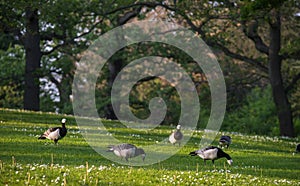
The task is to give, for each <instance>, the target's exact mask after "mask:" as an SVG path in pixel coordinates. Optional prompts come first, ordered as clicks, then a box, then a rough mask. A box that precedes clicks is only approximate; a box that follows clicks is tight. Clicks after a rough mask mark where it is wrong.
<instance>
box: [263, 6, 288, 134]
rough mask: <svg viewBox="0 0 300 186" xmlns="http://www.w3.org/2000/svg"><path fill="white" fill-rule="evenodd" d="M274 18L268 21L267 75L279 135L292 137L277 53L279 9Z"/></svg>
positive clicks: (278, 44) (279, 35) (278, 49)
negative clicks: (277, 121) (277, 120)
mask: <svg viewBox="0 0 300 186" xmlns="http://www.w3.org/2000/svg"><path fill="white" fill-rule="evenodd" d="M273 13H274V17H275V18H274V19H273V20H271V21H270V47H269V77H270V83H271V87H272V93H273V98H274V102H275V106H276V109H277V115H278V118H279V125H280V135H281V136H288V137H294V127H293V120H292V112H291V106H290V103H289V101H288V98H287V94H286V92H285V89H284V86H283V82H282V76H281V64H282V59H281V56H280V55H279V52H280V47H281V42H280V39H281V30H280V27H281V22H280V14H279V11H277V10H274V12H273Z"/></svg>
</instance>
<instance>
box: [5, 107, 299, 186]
mask: <svg viewBox="0 0 300 186" xmlns="http://www.w3.org/2000/svg"><path fill="white" fill-rule="evenodd" d="M62 117H66V118H67V120H68V129H69V133H68V135H67V136H66V137H65V138H64V139H63V140H61V141H60V142H59V145H58V146H54V145H53V144H52V143H51V142H46V141H38V140H37V136H38V135H40V134H41V133H42V132H43V131H44V130H45V129H47V128H48V127H50V126H53V125H54V126H56V125H58V123H59V122H60V119H61V118H62ZM105 125H106V126H107V127H108V128H111V129H113V130H114V131H115V134H114V135H115V136H116V137H118V138H119V139H120V140H122V139H123V140H125V141H126V142H127V141H129V142H133V143H135V144H137V145H138V144H139V143H140V144H145V143H149V139H151V140H154V141H155V140H159V139H161V138H157V136H167V135H168V134H169V133H170V129H167V128H160V129H157V130H154V133H153V134H151V135H150V134H143V133H141V134H139V135H140V138H139V140H138V141H136V140H135V137H134V136H132V135H130V130H128V129H126V128H124V127H119V128H116V126H120V125H115V122H112V121H106V122H105ZM201 134H202V132H201V131H198V132H195V133H194V136H193V137H192V138H191V140H190V141H189V142H188V143H187V144H186V145H185V146H184V147H183V148H182V149H181V150H180V151H179V152H178V153H177V154H176V155H174V156H172V157H171V158H169V159H168V160H166V161H163V162H160V163H158V164H154V165H149V166H143V167H132V166H127V165H126V166H124V165H120V164H118V163H115V162H112V161H110V160H107V159H106V158H104V157H102V156H101V155H99V154H98V153H96V152H95V151H94V150H93V149H92V148H91V147H90V146H89V145H88V144H87V143H86V141H85V140H84V138H83V137H82V136H81V134H80V132H79V130H78V127H77V125H76V123H75V120H74V118H73V117H72V116H62V115H55V114H48V113H33V112H22V111H15V110H5V109H0V160H1V161H0V172H1V174H0V184H1V185H5V184H8V185H20V184H21V185H24V184H28V183H29V185H41V184H42V185H46V184H48V185H64V184H66V185H108V184H112V185H121V184H123V185H170V184H176V185H179V184H180V185H192V184H196V185H201V184H202V185H222V184H226V185H236V184H240V185H249V184H250V185H274V184H279V185H300V154H296V155H293V154H292V152H293V151H294V149H295V145H296V143H299V139H282V138H269V137H264V136H247V135H241V134H230V135H231V136H232V138H233V144H232V145H231V147H230V148H229V149H228V150H227V149H226V151H227V152H228V153H229V154H230V155H231V156H232V158H233V160H234V165H233V166H231V167H228V166H227V165H226V164H225V159H221V160H218V161H216V163H215V166H213V165H212V164H211V162H207V165H206V166H204V165H203V161H201V159H200V158H198V157H189V156H188V155H187V154H188V153H189V152H190V151H192V150H195V149H197V143H199V141H200V139H201ZM214 145H217V143H216V142H214ZM137 159H138V158H137Z"/></svg>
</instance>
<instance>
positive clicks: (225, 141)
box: [219, 136, 231, 148]
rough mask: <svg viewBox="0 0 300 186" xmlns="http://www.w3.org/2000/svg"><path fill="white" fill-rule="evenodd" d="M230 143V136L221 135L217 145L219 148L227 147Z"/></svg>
mask: <svg viewBox="0 0 300 186" xmlns="http://www.w3.org/2000/svg"><path fill="white" fill-rule="evenodd" d="M230 144H231V137H230V136H221V138H220V140H219V145H220V147H221V148H223V147H226V148H228V147H229V145H230Z"/></svg>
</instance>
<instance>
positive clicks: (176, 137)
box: [169, 125, 183, 146]
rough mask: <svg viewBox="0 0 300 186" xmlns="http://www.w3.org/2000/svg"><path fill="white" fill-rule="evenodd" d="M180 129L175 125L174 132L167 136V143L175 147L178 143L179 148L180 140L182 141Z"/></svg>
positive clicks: (179, 126)
mask: <svg viewBox="0 0 300 186" xmlns="http://www.w3.org/2000/svg"><path fill="white" fill-rule="evenodd" d="M180 129H181V125H177V127H176V130H175V131H174V132H172V133H171V134H170V136H169V141H170V143H172V144H173V145H175V143H178V144H179V146H180V143H181V140H182V139H183V134H182V133H181V131H180Z"/></svg>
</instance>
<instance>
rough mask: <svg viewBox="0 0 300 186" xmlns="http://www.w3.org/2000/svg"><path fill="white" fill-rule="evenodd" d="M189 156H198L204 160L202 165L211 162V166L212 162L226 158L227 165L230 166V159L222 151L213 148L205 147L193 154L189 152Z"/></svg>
mask: <svg viewBox="0 0 300 186" xmlns="http://www.w3.org/2000/svg"><path fill="white" fill-rule="evenodd" d="M189 155H191V156H200V158H202V159H203V160H204V163H205V164H206V160H212V162H213V164H214V161H215V160H217V159H220V158H226V159H227V162H228V164H229V165H231V164H232V162H233V161H232V159H231V157H230V156H229V155H228V154H227V153H225V152H224V151H223V150H222V149H220V148H218V147H214V146H210V147H206V148H203V149H200V150H196V151H193V152H190V154H189Z"/></svg>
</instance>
